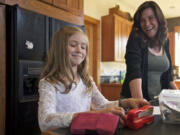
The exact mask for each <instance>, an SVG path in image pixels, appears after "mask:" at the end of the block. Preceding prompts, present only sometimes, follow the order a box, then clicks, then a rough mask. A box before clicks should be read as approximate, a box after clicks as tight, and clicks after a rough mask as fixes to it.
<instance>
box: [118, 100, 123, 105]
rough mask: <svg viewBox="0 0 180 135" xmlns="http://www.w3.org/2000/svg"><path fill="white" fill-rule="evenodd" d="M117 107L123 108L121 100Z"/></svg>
mask: <svg viewBox="0 0 180 135" xmlns="http://www.w3.org/2000/svg"><path fill="white" fill-rule="evenodd" d="M118 106H119V107H123V105H122V100H121V99H119V104H118Z"/></svg>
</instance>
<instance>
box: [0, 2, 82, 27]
mask: <svg viewBox="0 0 180 135" xmlns="http://www.w3.org/2000/svg"><path fill="white" fill-rule="evenodd" d="M0 2H2V3H4V4H8V5H15V4H18V5H19V7H21V8H25V9H28V10H31V11H34V12H37V13H40V14H43V15H46V16H49V17H52V18H56V19H58V20H62V21H65V22H69V23H73V24H77V25H84V17H83V16H84V15H83V2H84V1H83V0H0Z"/></svg>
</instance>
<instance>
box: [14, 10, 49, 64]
mask: <svg viewBox="0 0 180 135" xmlns="http://www.w3.org/2000/svg"><path fill="white" fill-rule="evenodd" d="M16 12H17V14H16V15H17V47H18V50H19V53H18V54H19V56H18V57H19V58H18V59H24V60H38V61H40V60H44V59H45V57H46V52H47V49H48V48H47V47H48V44H49V41H48V40H49V35H48V34H49V32H48V30H49V25H48V24H49V18H48V17H47V16H44V15H41V14H37V13H34V12H30V11H28V10H25V9H21V8H17V11H16Z"/></svg>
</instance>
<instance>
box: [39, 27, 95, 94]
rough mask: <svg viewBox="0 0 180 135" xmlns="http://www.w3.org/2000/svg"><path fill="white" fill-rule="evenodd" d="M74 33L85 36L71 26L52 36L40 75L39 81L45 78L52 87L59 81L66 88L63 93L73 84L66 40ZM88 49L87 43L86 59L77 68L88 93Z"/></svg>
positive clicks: (90, 86)
mask: <svg viewBox="0 0 180 135" xmlns="http://www.w3.org/2000/svg"><path fill="white" fill-rule="evenodd" d="M76 32H79V33H82V34H83V35H85V33H84V32H83V31H82V30H81V29H80V28H77V27H73V26H66V27H63V28H61V29H60V30H58V31H57V32H56V33H55V34H54V36H53V37H52V40H51V46H50V51H49V54H48V57H47V61H46V63H45V66H44V68H43V69H42V72H41V75H40V78H41V79H42V78H45V80H47V81H48V82H50V83H51V84H53V85H54V84H58V82H59V81H60V82H61V83H63V84H64V86H65V88H66V90H65V92H64V93H68V92H69V91H70V90H71V87H72V83H75V82H74V77H75V75H74V73H73V70H72V65H71V62H70V59H69V55H68V40H69V38H70V37H71V36H72V35H73V34H75V33H76ZM85 36H86V35H85ZM86 37H87V36H86ZM88 49H89V43H88V46H87V48H86V57H85V59H84V61H83V62H82V63H81V64H80V65H79V66H78V74H79V75H80V77H81V78H82V81H83V82H84V84H85V85H86V86H87V89H88V91H90V90H91V89H92V81H91V79H90V76H89V70H88V64H89V59H88V58H89V57H88ZM54 86H55V85H54Z"/></svg>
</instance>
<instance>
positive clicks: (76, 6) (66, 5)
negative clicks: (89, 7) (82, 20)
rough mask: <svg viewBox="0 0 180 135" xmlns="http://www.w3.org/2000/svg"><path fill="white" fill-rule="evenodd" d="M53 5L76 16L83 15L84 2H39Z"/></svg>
mask: <svg viewBox="0 0 180 135" xmlns="http://www.w3.org/2000/svg"><path fill="white" fill-rule="evenodd" d="M39 1H42V2H46V3H49V4H52V5H53V6H55V7H57V8H61V9H63V10H66V11H68V12H71V13H72V14H74V15H78V16H81V15H83V0H39Z"/></svg>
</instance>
